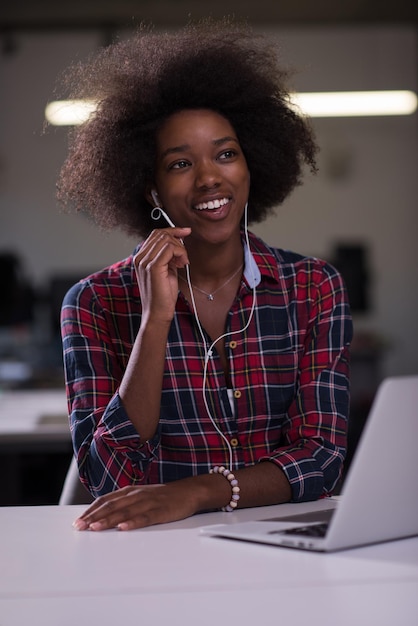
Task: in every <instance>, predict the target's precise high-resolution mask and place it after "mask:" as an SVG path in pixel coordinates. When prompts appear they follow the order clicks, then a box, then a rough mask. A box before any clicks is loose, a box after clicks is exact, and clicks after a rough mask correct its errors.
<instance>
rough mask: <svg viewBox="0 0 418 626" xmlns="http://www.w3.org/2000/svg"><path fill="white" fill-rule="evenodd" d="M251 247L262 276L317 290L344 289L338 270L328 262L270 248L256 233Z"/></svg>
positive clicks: (251, 237) (251, 238)
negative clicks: (331, 287) (265, 275)
mask: <svg viewBox="0 0 418 626" xmlns="http://www.w3.org/2000/svg"><path fill="white" fill-rule="evenodd" d="M250 247H251V251H252V253H253V256H254V259H255V261H256V263H257V265H258V266H259V268H260V271H261V273H262V274H270V275H271V276H272V277H274V278H275V279H276V280H277V281H278V282H281V281H283V280H284V281H285V282H286V283H287V284H288V285H290V284H292V283H294V284H297V285H300V286H309V285H311V286H316V287H321V286H322V285H326V284H327V283H331V284H335V286H336V287H338V288H342V287H343V280H342V278H341V275H340V273H339V272H338V270H337V269H336V268H335V267H334V266H333V265H332V264H331V263H329V262H328V261H326V260H324V259H320V258H318V257H315V256H307V255H303V254H300V253H298V252H294V251H292V250H286V249H283V248H278V247H275V246H271V245H268V244H267V243H265V242H264V241H263V240H262V239H260V238H259V237H257V236H256V235H254V234H253V233H251V234H250Z"/></svg>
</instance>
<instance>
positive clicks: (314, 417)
mask: <svg viewBox="0 0 418 626" xmlns="http://www.w3.org/2000/svg"><path fill="white" fill-rule="evenodd" d="M316 274H317V277H316V278H315V277H313V280H314V281H315V282H316V283H317V284H316V286H315V284H314V285H313V286H312V293H313V294H314V296H313V297H312V296H311V298H310V301H311V306H310V314H309V324H308V329H307V333H306V335H305V337H304V341H303V344H302V345H301V346H300V357H299V383H298V386H297V390H296V394H295V398H294V400H293V401H292V403H291V405H290V407H289V410H288V412H287V421H286V423H285V424H284V426H283V431H282V432H283V437H282V444H284V445H281V446H280V448H278V449H277V450H275V451H273V453H272V454H271V455H269V456H265V457H263V458H262V459H260V460H261V461H263V460H264V461H265V460H269V461H273V462H274V463H276V464H277V465H279V466H280V467H281V469H282V470H283V471H284V473H285V475H286V476H287V478H288V480H289V483H290V485H291V488H292V500H293V501H295V502H301V501H308V500H315V499H317V498H320V497H323V496H325V495H328V494H330V493H331V492H332V490H333V488H334V487H335V485H336V483H337V481H338V479H339V477H340V475H341V471H342V467H343V461H344V458H345V455H346V449H347V426H348V414H349V345H350V342H351V339H352V322H351V315H350V310H349V304H348V299H347V293H346V289H345V286H344V283H343V280H342V278H341V276H340V275H339V274H338V272H337V271H336V270H335V269H334V268H333V267H332V266H330V265H327V264H325V265H324V266H323V269H322V271H321V272H320V273H319V272H316ZM319 275H320V277H319Z"/></svg>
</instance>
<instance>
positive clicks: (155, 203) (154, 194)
mask: <svg viewBox="0 0 418 626" xmlns="http://www.w3.org/2000/svg"><path fill="white" fill-rule="evenodd" d="M151 196H152V199H153V200H154V205H155V206H160V199H159V197H158V193H157V192H156V191H155V189H151Z"/></svg>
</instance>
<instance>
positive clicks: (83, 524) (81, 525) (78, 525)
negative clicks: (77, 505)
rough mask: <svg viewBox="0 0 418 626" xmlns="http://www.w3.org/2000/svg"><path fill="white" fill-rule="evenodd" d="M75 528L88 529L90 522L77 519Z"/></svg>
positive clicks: (74, 524) (74, 523)
mask: <svg viewBox="0 0 418 626" xmlns="http://www.w3.org/2000/svg"><path fill="white" fill-rule="evenodd" d="M73 528H75V529H76V530H86V529H87V528H88V524H86V522H84V521H83V520H82V519H76V520H75V521H74V522H73Z"/></svg>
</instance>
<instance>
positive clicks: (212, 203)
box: [194, 198, 229, 211]
mask: <svg viewBox="0 0 418 626" xmlns="http://www.w3.org/2000/svg"><path fill="white" fill-rule="evenodd" d="M227 202H229V200H228V198H221V199H220V200H209V202H201V203H200V204H196V206H195V207H194V208H195V209H197V210H198V211H203V210H205V209H206V210H207V209H219V208H220V207H221V206H224V204H226V203H227Z"/></svg>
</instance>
